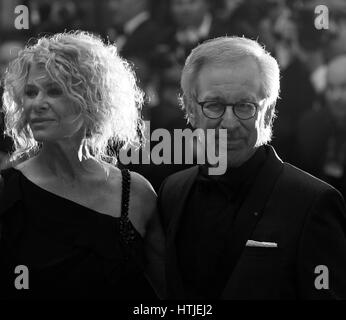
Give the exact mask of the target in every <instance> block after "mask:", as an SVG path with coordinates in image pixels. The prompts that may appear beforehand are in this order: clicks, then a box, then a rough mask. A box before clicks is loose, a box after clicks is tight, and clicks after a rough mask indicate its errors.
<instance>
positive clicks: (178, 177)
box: [161, 166, 198, 188]
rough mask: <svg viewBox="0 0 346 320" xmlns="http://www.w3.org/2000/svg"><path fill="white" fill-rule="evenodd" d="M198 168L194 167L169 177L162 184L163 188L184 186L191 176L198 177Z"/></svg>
mask: <svg viewBox="0 0 346 320" xmlns="http://www.w3.org/2000/svg"><path fill="white" fill-rule="evenodd" d="M197 172H198V166H194V167H191V168H188V169H184V170H181V171H178V172H175V173H173V174H171V175H170V176H168V177H167V178H166V179H165V180H164V181H163V183H162V185H161V188H162V187H169V186H172V185H174V186H175V187H179V186H180V185H183V184H184V183H185V182H186V181H187V180H188V179H189V178H191V176H194V175H197Z"/></svg>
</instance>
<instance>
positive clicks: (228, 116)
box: [221, 106, 240, 129]
mask: <svg viewBox="0 0 346 320" xmlns="http://www.w3.org/2000/svg"><path fill="white" fill-rule="evenodd" d="M239 124H240V123H239V119H238V118H237V116H236V115H235V114H234V112H233V108H232V107H230V106H228V107H226V110H225V113H224V115H223V116H222V120H221V126H222V127H223V128H227V129H233V128H236V127H238V126H239Z"/></svg>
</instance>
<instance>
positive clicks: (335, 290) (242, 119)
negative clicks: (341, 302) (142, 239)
mask: <svg viewBox="0 0 346 320" xmlns="http://www.w3.org/2000/svg"><path fill="white" fill-rule="evenodd" d="M279 79H280V76H279V67H278V64H277V62H276V60H275V59H274V58H273V57H272V56H271V55H270V54H269V53H268V52H266V51H265V50H264V48H262V47H261V46H260V45H259V44H258V43H257V42H255V41H252V40H249V39H246V38H238V37H222V38H217V39H214V40H211V41H207V42H204V43H203V44H201V45H199V46H198V47H196V48H195V49H194V50H193V51H192V53H191V54H190V56H189V57H188V58H187V61H186V63H185V66H184V69H183V73H182V79H181V86H182V90H183V102H184V107H185V110H186V113H187V117H188V120H189V121H190V123H191V125H192V126H193V127H194V128H202V129H203V130H204V132H206V129H216V130H215V132H216V135H215V137H216V139H215V144H216V146H221V143H222V140H220V142H219V137H221V133H220V132H221V131H219V129H225V130H226V132H227V151H226V152H224V153H225V154H224V156H227V170H226V172H225V173H224V174H222V175H218V176H211V175H209V172H210V170H209V169H210V167H211V165H210V164H208V161H207V163H206V164H205V165H200V166H196V167H192V168H190V169H187V170H184V171H181V172H178V173H176V174H174V175H172V176H170V177H168V178H167V179H166V180H165V181H164V182H163V184H162V186H161V189H160V192H159V200H158V201H159V210H160V212H161V217H162V222H163V225H164V228H165V230H166V237H167V244H166V249H167V257H166V258H167V270H166V272H167V282H168V293H169V297H170V298H176V299H183V298H188V299H246V300H247V299H345V298H346V274H345V270H346V209H345V203H344V200H343V198H342V196H341V195H340V193H339V192H338V191H336V190H335V189H334V188H333V187H331V186H330V185H328V184H326V183H324V182H322V181H320V180H318V179H316V178H314V177H313V176H311V175H309V174H307V173H305V172H303V171H301V170H299V169H298V168H296V167H294V166H292V165H290V164H288V163H285V162H282V161H281V159H280V158H279V157H278V156H277V154H276V152H275V150H274V149H273V148H272V147H271V146H270V145H268V142H269V141H270V139H271V127H272V122H273V118H274V113H275V103H276V100H277V97H278V94H279V87H280V81H279ZM207 147H210V146H207ZM216 149H218V148H216ZM220 155H222V154H221V153H220V154H219V156H220ZM209 163H211V161H209Z"/></svg>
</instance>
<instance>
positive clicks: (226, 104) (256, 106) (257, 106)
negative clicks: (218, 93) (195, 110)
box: [196, 100, 260, 120]
mask: <svg viewBox="0 0 346 320" xmlns="http://www.w3.org/2000/svg"><path fill="white" fill-rule="evenodd" d="M208 102H217V103H219V104H220V105H222V106H223V107H224V110H223V112H222V114H221V115H220V116H219V117H217V118H211V117H209V116H207V115H206V114H205V112H204V105H205V104H206V103H208ZM196 103H197V104H198V105H199V106H200V107H201V108H202V113H203V115H204V116H205V117H207V118H208V119H212V120H217V119H220V118H222V117H223V116H224V114H225V112H226V108H227V107H232V111H233V113H234V115H235V116H236V117H237V118H238V119H239V120H250V119H252V118H253V117H255V115H256V112H257V110H258V108H259V107H260V105H259V104H258V103H257V102H252V101H242V102H235V103H222V102H219V101H212V100H207V101H198V100H196ZM240 103H249V104H252V105H254V107H255V112H254V114H253V115H252V116H251V117H249V118H245V119H242V118H240V117H239V116H238V115H237V113H236V112H234V108H235V106H236V105H237V104H240Z"/></svg>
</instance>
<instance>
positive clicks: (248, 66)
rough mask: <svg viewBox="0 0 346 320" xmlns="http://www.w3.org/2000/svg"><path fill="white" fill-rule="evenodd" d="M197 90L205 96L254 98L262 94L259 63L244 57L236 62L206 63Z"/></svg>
mask: <svg viewBox="0 0 346 320" xmlns="http://www.w3.org/2000/svg"><path fill="white" fill-rule="evenodd" d="M197 79H198V80H197V85H196V89H197V91H200V93H202V92H201V89H202V88H203V96H208V95H209V96H216V97H217V96H218V97H224V98H227V96H228V95H231V96H233V97H234V95H237V96H239V98H253V97H255V96H257V95H261V89H262V82H261V77H260V72H259V68H258V65H257V63H256V62H255V61H254V60H253V59H251V60H249V59H242V61H239V62H238V61H237V62H235V63H232V64H231V63H208V64H205V65H204V66H203V67H202V68H201V70H200V72H199V74H198V77H197Z"/></svg>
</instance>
